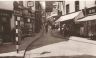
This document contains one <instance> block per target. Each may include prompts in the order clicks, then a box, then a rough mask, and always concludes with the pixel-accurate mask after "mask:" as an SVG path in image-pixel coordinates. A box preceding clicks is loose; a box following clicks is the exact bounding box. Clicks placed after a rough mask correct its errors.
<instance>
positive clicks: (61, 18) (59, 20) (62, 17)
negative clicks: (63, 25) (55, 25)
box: [55, 11, 81, 22]
mask: <svg viewBox="0 0 96 58" xmlns="http://www.w3.org/2000/svg"><path fill="white" fill-rule="evenodd" d="M80 12H81V11H78V12H75V13H72V14H68V15H65V16H61V17H60V18H59V19H58V20H56V21H55V22H61V21H66V20H70V19H73V18H75V17H76V16H77V15H78V14H79V13H80Z"/></svg>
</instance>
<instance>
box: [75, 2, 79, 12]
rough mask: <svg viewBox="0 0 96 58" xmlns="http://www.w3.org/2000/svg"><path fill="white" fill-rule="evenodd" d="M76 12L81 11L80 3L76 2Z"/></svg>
mask: <svg viewBox="0 0 96 58" xmlns="http://www.w3.org/2000/svg"><path fill="white" fill-rule="evenodd" d="M75 11H76V12H77V11H79V1H75Z"/></svg>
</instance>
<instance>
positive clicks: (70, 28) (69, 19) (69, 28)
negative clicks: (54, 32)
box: [55, 11, 81, 36]
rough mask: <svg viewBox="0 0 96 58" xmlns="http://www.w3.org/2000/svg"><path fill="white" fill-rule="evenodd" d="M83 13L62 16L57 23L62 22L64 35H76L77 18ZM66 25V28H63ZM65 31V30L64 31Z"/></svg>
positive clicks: (61, 26)
mask: <svg viewBox="0 0 96 58" xmlns="http://www.w3.org/2000/svg"><path fill="white" fill-rule="evenodd" d="M80 12H81V11H78V12H74V13H71V14H68V15H65V16H61V17H60V18H59V19H58V20H56V21H55V22H60V31H61V33H62V32H63V35H68V36H69V35H75V32H76V31H75V27H74V26H75V21H74V19H75V17H76V16H77V15H78V14H79V13H80ZM63 25H64V26H63ZM62 29H63V30H62Z"/></svg>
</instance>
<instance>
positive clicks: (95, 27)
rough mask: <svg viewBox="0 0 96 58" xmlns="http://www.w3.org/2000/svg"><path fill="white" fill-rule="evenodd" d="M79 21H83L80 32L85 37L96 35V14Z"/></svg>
mask: <svg viewBox="0 0 96 58" xmlns="http://www.w3.org/2000/svg"><path fill="white" fill-rule="evenodd" d="M78 22H79V23H82V26H81V27H80V31H82V30H83V31H82V32H80V34H81V35H83V36H85V37H90V36H96V15H91V16H87V17H85V18H82V19H79V20H78Z"/></svg>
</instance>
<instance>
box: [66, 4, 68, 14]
mask: <svg viewBox="0 0 96 58" xmlns="http://www.w3.org/2000/svg"><path fill="white" fill-rule="evenodd" d="M68 13H69V4H67V5H66V14H68Z"/></svg>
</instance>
